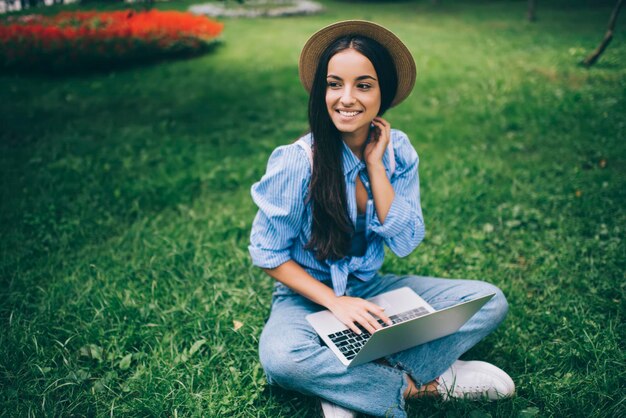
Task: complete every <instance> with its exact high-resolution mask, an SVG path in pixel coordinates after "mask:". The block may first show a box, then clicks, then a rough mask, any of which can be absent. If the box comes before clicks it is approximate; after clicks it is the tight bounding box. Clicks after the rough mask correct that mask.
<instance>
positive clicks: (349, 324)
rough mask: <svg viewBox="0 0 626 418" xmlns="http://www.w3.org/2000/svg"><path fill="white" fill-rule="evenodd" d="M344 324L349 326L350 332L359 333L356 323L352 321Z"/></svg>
mask: <svg viewBox="0 0 626 418" xmlns="http://www.w3.org/2000/svg"><path fill="white" fill-rule="evenodd" d="M346 326H347V327H348V328H350V329H351V330H352V332H354V333H356V334H359V335H361V330H360V329H359V327H357V326H356V324H355V323H354V322H352V321H351V322H348V323H346Z"/></svg>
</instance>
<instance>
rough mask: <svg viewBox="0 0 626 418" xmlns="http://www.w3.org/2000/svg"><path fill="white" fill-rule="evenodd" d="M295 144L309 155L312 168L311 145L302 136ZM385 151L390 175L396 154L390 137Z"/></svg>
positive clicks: (391, 174) (394, 168)
mask: <svg viewBox="0 0 626 418" xmlns="http://www.w3.org/2000/svg"><path fill="white" fill-rule="evenodd" d="M296 144H298V146H300V148H302V149H303V150H304V152H305V153H306V155H307V157H309V163H310V164H311V169H313V150H311V146H310V145H309V144H308V143H307V142H306V141H305V140H304V138H300V139H298V140H297V141H296ZM387 152H388V153H389V177H392V176H393V173H395V172H396V155H395V153H394V151H393V143H392V141H391V138H390V139H389V144H388V145H387Z"/></svg>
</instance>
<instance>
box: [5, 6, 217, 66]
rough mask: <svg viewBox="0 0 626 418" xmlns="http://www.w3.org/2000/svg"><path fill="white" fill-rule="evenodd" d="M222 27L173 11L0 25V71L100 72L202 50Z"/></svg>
mask: <svg viewBox="0 0 626 418" xmlns="http://www.w3.org/2000/svg"><path fill="white" fill-rule="evenodd" d="M222 28H223V24H221V23H218V22H215V21H213V20H211V19H209V18H207V17H203V16H195V15H192V14H190V13H183V12H174V11H166V12H162V11H157V10H151V11H145V12H135V11H132V10H126V11H116V12H62V13H59V14H58V15H56V16H51V17H48V16H40V15H30V16H22V17H19V18H17V19H11V20H7V21H5V22H4V23H0V68H5V69H9V68H29V69H34V68H36V67H39V69H41V70H47V69H49V70H60V69H75V68H83V67H100V66H103V65H104V66H106V65H107V64H110V65H117V64H123V63H128V62H137V61H144V60H146V59H154V58H158V57H162V56H164V55H191V54H197V53H200V52H202V51H204V50H206V49H207V47H208V46H210V45H211V44H212V43H213V42H214V41H215V39H216V38H217V36H218V35H219V34H220V33H221V31H222Z"/></svg>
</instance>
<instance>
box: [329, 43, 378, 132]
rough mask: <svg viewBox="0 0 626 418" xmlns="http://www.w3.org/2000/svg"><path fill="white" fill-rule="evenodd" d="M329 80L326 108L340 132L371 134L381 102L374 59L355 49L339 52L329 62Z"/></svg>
mask: <svg viewBox="0 0 626 418" xmlns="http://www.w3.org/2000/svg"><path fill="white" fill-rule="evenodd" d="M326 82H327V85H326V108H327V110H328V114H329V115H330V118H331V120H332V121H333V123H334V124H335V126H336V127H337V129H338V130H339V132H341V133H342V134H344V135H346V134H347V135H356V136H361V135H362V136H363V137H367V134H368V132H369V127H370V123H371V122H372V120H373V119H374V118H375V117H376V116H377V115H378V111H379V110H380V103H381V91H380V85H379V83H378V75H377V74H376V70H375V69H374V66H373V65H372V63H371V61H370V60H369V59H367V58H366V57H365V56H364V55H363V54H361V53H360V52H357V51H356V50H354V49H345V50H343V51H341V52H338V53H337V54H335V55H334V56H333V57H332V58H331V59H330V61H329V62H328V72H327V76H326Z"/></svg>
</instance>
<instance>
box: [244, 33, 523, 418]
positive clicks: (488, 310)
mask: <svg viewBox="0 0 626 418" xmlns="http://www.w3.org/2000/svg"><path fill="white" fill-rule="evenodd" d="M299 68H300V79H301V81H302V83H303V84H304V86H305V88H306V89H307V90H308V91H309V92H310V99H309V123H310V129H311V132H310V133H309V134H307V135H305V136H304V137H303V138H301V139H300V140H299V142H298V143H295V144H291V145H287V146H281V147H278V148H277V149H276V150H275V151H274V152H273V153H272V155H271V157H270V159H269V162H268V165H267V172H266V173H265V175H264V176H263V178H262V179H261V180H260V181H259V182H257V183H255V184H254V185H253V186H252V197H253V200H254V202H255V203H256V204H257V205H258V207H259V211H258V213H257V216H256V218H255V220H254V223H253V226H252V233H251V243H250V247H249V250H250V254H251V256H252V260H253V263H254V264H255V265H256V266H259V267H261V268H263V269H264V270H265V272H267V274H269V275H270V276H271V277H273V278H274V279H276V280H277V282H276V284H275V292H274V295H273V300H272V311H271V315H270V318H269V319H268V321H267V324H266V325H265V328H264V330H263V333H262V335H261V339H260V344H259V353H260V359H261V363H262V365H263V368H264V370H265V372H266V375H267V379H268V381H269V382H270V383H272V384H278V385H280V386H282V387H284V388H287V389H292V390H297V391H300V392H302V393H305V394H308V395H314V396H319V397H320V398H322V400H323V401H322V408H323V411H324V413H325V414H326V416H353V415H352V413H353V411H360V412H364V413H367V414H371V415H376V416H397V417H404V416H406V413H405V411H404V403H405V400H406V399H408V398H413V397H418V396H425V395H428V396H441V397H443V398H444V399H448V398H450V397H465V398H485V397H486V398H489V399H497V398H500V397H506V396H511V395H512V394H513V392H514V384H513V381H512V380H511V378H510V377H509V376H508V375H507V374H506V373H505V372H504V371H502V370H500V369H499V368H497V367H495V366H493V365H491V364H488V363H485V362H480V361H469V362H462V361H459V360H458V358H459V357H460V356H461V355H462V354H463V353H464V352H466V351H467V350H468V349H470V348H471V347H472V346H474V345H475V344H476V343H477V342H478V341H480V340H481V339H482V338H484V337H485V336H486V335H488V334H489V333H490V332H491V331H493V330H494V329H495V328H496V326H497V325H498V324H499V323H500V322H501V321H502V320H503V319H504V317H505V315H506V312H507V303H506V299H505V297H504V296H503V295H502V292H501V291H500V290H499V289H497V288H496V287H494V286H492V285H490V284H487V283H484V282H480V281H471V280H450V279H437V278H431V277H418V276H395V275H392V274H387V275H380V274H378V273H377V271H378V269H379V268H380V267H381V265H382V263H383V257H384V251H383V247H384V244H386V245H387V246H388V247H389V248H390V249H391V251H393V252H394V253H395V254H397V255H398V256H401V257H402V256H406V255H408V254H410V253H411V252H412V251H413V250H414V249H415V248H416V247H417V246H418V245H419V243H420V242H421V241H422V239H423V238H424V231H425V230H424V222H423V218H422V210H421V206H420V194H419V180H418V173H417V167H418V156H417V153H416V152H415V150H414V148H413V147H412V145H411V143H410V142H409V140H408V138H407V137H406V135H405V134H404V133H402V132H401V131H398V130H395V129H391V127H390V125H389V122H387V121H386V120H384V119H383V118H382V115H383V114H384V112H385V111H386V110H387V109H388V108H390V107H392V106H395V105H397V104H399V103H400V102H401V101H402V100H404V99H405V98H406V97H407V96H408V95H409V93H410V91H411V89H412V87H413V85H414V82H415V64H414V61H413V58H412V56H411V54H410V52H409V51H408V49H407V48H406V47H405V46H404V44H403V43H402V42H401V41H400V40H399V39H398V38H397V37H396V36H395V35H394V34H393V33H391V32H390V31H388V30H387V29H385V28H383V27H381V26H379V25H376V24H374V23H371V22H364V21H346V22H339V23H336V24H333V25H330V26H328V27H326V28H324V29H322V30H320V31H319V32H317V33H316V34H314V35H313V36H312V37H311V38H310V39H309V41H308V42H307V44H306V45H305V46H304V48H303V50H302V53H301V56H300V65H299ZM307 149H308V151H307ZM404 286H408V287H410V288H412V289H413V290H414V291H415V292H416V293H417V294H419V295H420V296H421V297H422V298H423V299H425V300H426V301H427V302H428V303H430V304H431V305H432V306H433V307H434V308H435V309H442V308H445V307H447V306H451V305H454V304H457V303H459V302H462V301H464V300H467V299H472V298H474V297H477V296H481V295H486V294H490V293H496V296H495V297H494V298H492V299H491V300H490V301H489V302H488V303H487V304H486V305H485V306H483V308H482V309H481V310H480V311H479V312H478V313H477V314H476V315H474V316H473V317H472V318H471V319H470V320H469V321H468V322H467V323H466V324H465V325H464V326H463V327H462V328H461V329H460V330H459V331H458V332H456V333H455V334H452V335H450V336H447V337H444V338H441V339H439V340H435V341H432V342H430V343H426V344H422V345H420V346H417V347H413V348H411V349H408V350H405V351H402V352H400V353H397V354H394V355H391V356H388V357H386V358H385V359H383V360H381V361H377V362H371V363H367V364H363V365H360V366H356V367H354V368H350V369H347V368H346V367H345V366H344V365H343V364H342V363H341V362H340V361H339V360H338V359H337V358H336V357H335V355H334V354H333V353H332V352H331V351H330V349H328V348H327V347H326V346H324V345H323V344H322V343H321V341H320V339H319V338H318V336H317V334H316V333H315V331H314V330H313V328H312V327H311V326H310V325H309V324H308V322H307V321H306V319H305V317H306V315H308V314H310V313H312V312H316V311H319V310H321V309H328V310H330V311H331V312H332V313H333V314H334V315H335V316H336V317H337V318H338V319H339V320H340V321H342V322H343V323H344V324H346V325H347V326H348V327H349V328H351V329H352V330H353V331H354V332H356V333H360V330H359V326H360V327H362V328H364V329H366V330H367V331H368V332H370V333H373V332H374V331H375V330H376V329H379V328H381V325H380V324H379V322H378V319H379V318H380V319H381V320H382V321H384V322H387V323H389V322H390V321H389V318H388V317H387V316H386V315H385V313H384V310H383V309H382V308H381V307H379V306H377V305H375V304H373V303H371V302H368V301H367V300H365V299H367V298H371V297H372V296H374V295H377V294H380V293H383V292H386V291H389V290H393V289H397V288H400V287H404ZM333 414H335V415H333Z"/></svg>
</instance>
